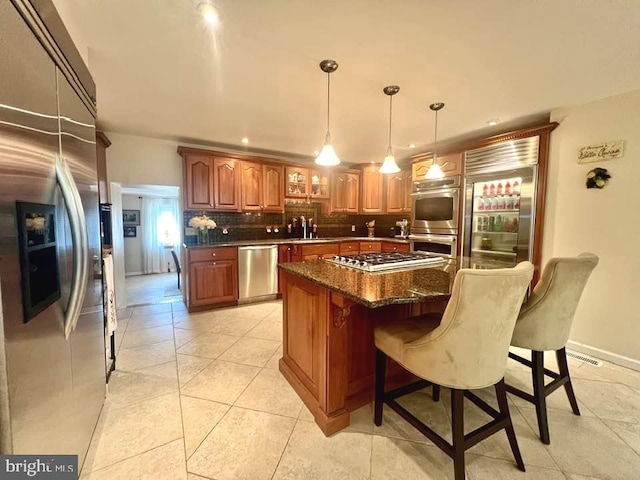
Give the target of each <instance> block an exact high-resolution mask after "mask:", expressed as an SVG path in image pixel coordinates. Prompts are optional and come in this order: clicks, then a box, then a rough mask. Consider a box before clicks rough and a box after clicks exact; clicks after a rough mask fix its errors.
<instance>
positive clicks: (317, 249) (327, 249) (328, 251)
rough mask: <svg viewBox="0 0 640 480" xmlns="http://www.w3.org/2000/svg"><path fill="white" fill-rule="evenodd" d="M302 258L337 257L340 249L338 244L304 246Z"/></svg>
mask: <svg viewBox="0 0 640 480" xmlns="http://www.w3.org/2000/svg"><path fill="white" fill-rule="evenodd" d="M301 252H302V257H303V258H304V257H306V256H308V255H316V256H318V255H337V254H338V252H339V247H338V244H337V243H321V244H316V245H302V248H301Z"/></svg>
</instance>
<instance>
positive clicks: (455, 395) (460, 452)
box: [451, 388, 465, 480]
mask: <svg viewBox="0 0 640 480" xmlns="http://www.w3.org/2000/svg"><path fill="white" fill-rule="evenodd" d="M451 433H452V436H453V471H454V478H455V480H464V478H465V475H464V450H465V448H464V447H465V445H464V390H458V389H456V388H452V389H451Z"/></svg>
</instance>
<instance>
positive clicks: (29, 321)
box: [0, 0, 106, 465]
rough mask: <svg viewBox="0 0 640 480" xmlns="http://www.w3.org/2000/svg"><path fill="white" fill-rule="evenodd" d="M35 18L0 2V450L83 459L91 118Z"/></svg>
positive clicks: (98, 380) (92, 232)
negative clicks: (38, 29)
mask: <svg viewBox="0 0 640 480" xmlns="http://www.w3.org/2000/svg"><path fill="white" fill-rule="evenodd" d="M40 3H43V2H40ZM44 3H46V2H44ZM53 12H54V13H55V10H53ZM36 17H37V16H36V15H35V14H34V10H33V9H32V8H31V6H30V4H29V2H26V1H18V0H15V1H12V2H9V1H3V2H0V291H1V297H2V305H1V310H2V314H1V315H0V318H1V320H2V328H1V329H0V337H1V338H0V432H1V433H0V448H1V451H2V453H20V454H52V453H59V454H62V453H64V454H77V455H79V465H82V463H83V461H84V457H85V455H86V451H87V449H88V446H89V443H90V439H91V435H92V433H93V430H94V428H95V425H96V422H97V419H98V416H99V413H100V410H101V408H102V404H103V401H104V397H105V391H106V387H105V334H104V316H103V290H102V276H101V257H102V255H101V248H100V223H99V209H98V189H97V174H96V145H95V118H94V112H93V111H92V109H91V103H90V102H89V103H88V102H87V99H86V97H82V93H81V92H82V87H81V86H79V82H78V81H77V78H76V77H75V74H74V72H73V71H72V70H71V69H70V68H69V65H68V64H65V63H64V61H62V60H61V59H60V58H56V56H55V55H56V49H57V48H58V46H56V45H55V43H49V44H47V40H46V36H47V32H46V28H45V27H43V26H42V22H41V21H40V19H39V18H36ZM38 22H40V24H38ZM34 25H35V26H34ZM38 25H40V26H39V27H38ZM37 28H40V29H41V30H42V32H44V33H43V34H42V35H41V36H36V30H35V29H37ZM58 53H59V52H58ZM54 59H55V60H54Z"/></svg>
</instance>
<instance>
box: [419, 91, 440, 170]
mask: <svg viewBox="0 0 640 480" xmlns="http://www.w3.org/2000/svg"><path fill="white" fill-rule="evenodd" d="M429 108H430V109H431V110H433V111H434V112H436V126H435V133H434V135H433V163H432V164H431V166H430V167H429V170H427V174H426V175H425V176H424V177H425V178H427V179H429V180H437V179H439V178H443V177H444V172H443V171H442V168H440V165H438V152H437V147H438V111H439V110H442V109H443V108H444V103H442V102H437V103H432V104H431V105H429Z"/></svg>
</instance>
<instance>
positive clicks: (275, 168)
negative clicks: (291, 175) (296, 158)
mask: <svg viewBox="0 0 640 480" xmlns="http://www.w3.org/2000/svg"><path fill="white" fill-rule="evenodd" d="M241 165H242V166H241V171H242V177H241V183H242V189H241V190H242V191H241V201H240V207H241V209H242V210H243V211H247V212H250V211H260V212H283V211H284V180H283V173H284V169H283V167H282V165H273V164H261V163H257V162H245V161H243V162H242V164H241Z"/></svg>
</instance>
